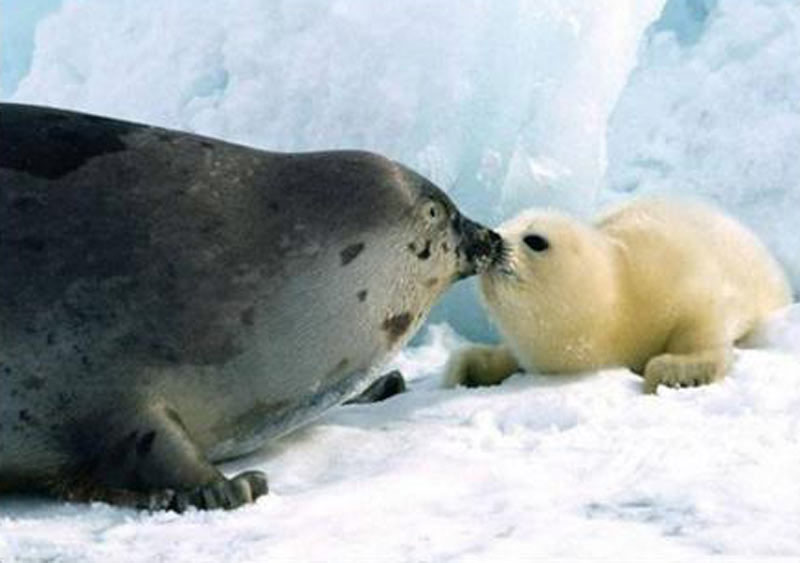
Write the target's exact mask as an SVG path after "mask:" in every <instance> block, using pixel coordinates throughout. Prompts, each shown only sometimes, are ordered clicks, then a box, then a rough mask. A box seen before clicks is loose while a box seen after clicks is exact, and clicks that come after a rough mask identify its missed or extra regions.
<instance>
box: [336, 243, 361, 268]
mask: <svg viewBox="0 0 800 563" xmlns="http://www.w3.org/2000/svg"><path fill="white" fill-rule="evenodd" d="M362 250H364V243H363V242H358V243H356V244H351V245H350V246H348V247H347V248H345V249H344V250H342V251H341V252H340V253H339V256H341V257H342V266H347V265H348V264H349V263H350V262H352V261H353V260H355V258H356V256H358V255H359V254H361V251H362Z"/></svg>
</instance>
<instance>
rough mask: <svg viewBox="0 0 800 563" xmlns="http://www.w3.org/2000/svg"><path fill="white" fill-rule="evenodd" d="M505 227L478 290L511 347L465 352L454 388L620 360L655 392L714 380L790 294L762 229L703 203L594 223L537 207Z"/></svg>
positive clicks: (664, 204)
mask: <svg viewBox="0 0 800 563" xmlns="http://www.w3.org/2000/svg"><path fill="white" fill-rule="evenodd" d="M498 232H499V233H500V235H501V237H502V238H503V242H504V245H505V247H506V258H505V259H504V260H502V261H500V262H498V263H497V264H496V265H495V266H493V267H491V268H490V269H489V270H487V271H486V272H484V273H483V274H482V275H481V277H480V290H481V294H482V298H483V302H484V304H485V306H486V308H487V309H488V311H489V314H490V316H491V317H492V318H493V319H494V321H495V322H496V324H497V326H498V327H499V330H500V332H501V334H502V336H503V339H504V345H501V346H498V347H492V346H476V347H472V348H467V349H466V350H463V351H461V352H460V353H457V354H456V355H455V356H454V357H453V358H452V359H451V361H450V362H449V365H448V367H447V369H446V374H445V383H446V384H447V385H450V386H452V385H456V384H467V385H488V384H494V383H497V382H499V381H501V380H503V379H504V378H506V377H508V376H509V375H510V374H512V373H514V372H515V371H518V370H520V369H524V370H526V371H530V372H540V373H574V372H581V371H586V370H593V369H597V368H602V367H610V366H627V367H629V368H631V369H632V370H634V371H636V372H638V373H642V374H644V380H645V391H646V392H654V391H655V389H656V388H657V386H658V385H659V384H664V385H668V386H693V385H700V384H705V383H710V382H712V381H716V380H718V379H720V378H721V377H722V376H723V375H724V374H725V372H726V370H727V368H728V366H729V362H730V359H731V352H732V347H733V345H734V344H735V343H736V342H738V341H740V340H741V339H743V338H744V337H746V336H747V335H748V333H749V332H750V331H751V330H753V329H754V328H756V327H757V325H758V324H759V323H761V322H762V321H763V320H764V319H765V318H766V317H767V316H768V315H770V314H771V313H773V312H774V311H776V310H777V309H780V308H782V307H784V306H785V305H787V304H788V303H789V302H790V300H791V291H790V287H789V284H788V282H787V278H786V276H785V274H784V272H783V271H782V269H781V268H780V266H779V265H778V263H777V262H776V260H775V259H774V258H773V257H772V256H771V255H770V253H769V252H768V251H767V249H766V248H765V247H764V245H763V244H762V243H761V242H760V241H759V240H758V239H757V238H756V236H755V235H754V234H752V233H751V232H750V231H749V230H747V229H746V228H745V227H744V226H742V225H740V224H739V223H737V222H736V221H735V220H734V219H732V218H730V217H728V216H726V215H724V214H722V213H721V212H719V211H718V210H716V209H713V208H712V207H710V206H708V205H705V204H701V203H699V202H692V201H685V200H680V199H678V200H675V199H667V198H645V199H640V200H635V201H633V202H631V203H629V204H627V205H624V206H622V207H620V208H618V209H616V210H615V211H613V212H611V213H609V214H608V215H606V216H605V217H603V218H602V219H600V220H599V221H598V222H597V223H596V224H594V225H590V224H585V223H583V222H581V221H578V220H576V219H574V218H572V217H569V216H566V215H564V214H561V213H557V212H553V211H548V210H531V211H528V212H525V213H522V214H521V215H519V216H518V217H516V218H514V219H511V220H510V221H508V222H507V223H505V224H504V225H502V226H501V227H499V228H498Z"/></svg>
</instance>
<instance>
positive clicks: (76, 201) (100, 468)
mask: <svg viewBox="0 0 800 563" xmlns="http://www.w3.org/2000/svg"><path fill="white" fill-rule="evenodd" d="M499 249H500V244H499V237H498V236H497V235H495V234H494V233H492V232H490V231H489V230H488V229H486V228H483V227H481V226H480V225H477V224H475V223H473V222H471V221H469V220H468V219H466V218H464V217H463V216H461V215H460V213H459V212H458V210H457V209H456V207H455V206H454V205H453V203H452V202H451V201H450V200H449V199H448V198H447V196H446V195H445V194H444V193H443V192H442V191H440V190H439V189H438V188H437V187H436V186H434V185H433V184H431V183H430V182H429V181H427V180H426V179H424V178H423V177H421V176H419V175H418V174H415V173H414V172H412V171H411V170H409V169H407V168H404V167H403V166H401V165H399V164H397V163H395V162H392V161H390V160H388V159H386V158H383V157H381V156H378V155H375V154H370V153H365V152H321V153H307V154H279V153H270V152H265V151H261V150H256V149H252V148H248V147H243V146H238V145H234V144H230V143H225V142H221V141H216V140H213V139H208V138H204V137H200V136H197V135H192V134H187V133H181V132H176V131H169V130H165V129H160V128H155V127H148V126H145V125H138V124H134V123H129V122H123V121H118V120H114V119H106V118H101V117H96V116H91V115H86V114H83V113H77V112H70V111H61V110H56V109H50V108H42V107H34V106H25V105H16V104H0V260H1V262H0V405H2V408H0V490H5V491H22V490H40V491H44V492H46V493H52V494H58V495H61V496H63V497H65V498H70V499H78V500H104V501H108V502H112V503H123V504H132V505H135V506H148V507H153V508H171V509H175V510H183V509H184V508H185V507H186V506H188V505H194V506H198V507H201V508H215V507H224V508H231V507H235V506H238V505H241V504H243V503H247V502H251V501H252V500H253V499H255V498H256V497H258V496H259V495H261V494H263V493H264V492H265V491H266V479H265V477H264V475H263V474H262V473H260V472H246V473H243V474H241V475H238V476H236V477H234V478H232V479H228V478H226V477H225V476H223V475H222V474H221V473H220V471H219V470H218V469H217V468H216V467H215V466H214V465H213V462H215V461H219V460H223V459H227V458H231V457H234V456H239V455H242V454H245V453H248V452H250V451H253V450H254V449H256V448H258V447H260V446H261V445H263V444H264V443H265V441H267V440H269V439H270V438H272V437H275V436H278V435H281V434H284V433H286V432H288V431H290V430H292V429H293V428H295V427H297V426H299V425H301V424H305V423H307V422H309V421H310V420H312V419H313V418H314V417H316V416H318V415H319V414H320V413H322V412H324V411H325V410H326V409H328V408H330V407H332V406H334V405H337V404H339V403H341V402H343V401H345V400H347V399H349V398H351V397H353V396H355V395H357V394H358V393H360V392H361V391H363V390H364V389H365V388H366V387H367V386H369V385H370V384H371V383H373V382H374V381H375V379H376V377H377V376H379V375H380V372H379V371H378V370H379V369H380V366H381V365H382V364H383V363H384V362H385V361H386V360H387V359H388V358H389V357H390V356H391V354H392V353H393V352H395V351H396V350H397V349H398V348H400V347H401V346H402V345H403V344H404V343H405V342H406V341H407V340H408V338H409V337H410V336H411V335H412V334H413V333H414V331H415V330H416V329H417V327H419V326H420V323H422V321H423V319H424V318H425V315H426V314H427V312H428V311H429V309H430V307H431V305H432V304H433V302H434V301H435V300H436V299H437V297H438V296H439V295H441V294H442V293H443V292H444V291H445V290H446V289H447V288H448V287H449V286H450V285H451V284H452V283H453V282H454V281H455V280H457V279H460V278H463V277H465V276H469V275H472V274H474V273H476V272H477V271H478V270H480V269H481V268H485V267H487V266H488V264H489V263H490V262H491V261H492V260H494V259H495V258H496V257H498V256H499Z"/></svg>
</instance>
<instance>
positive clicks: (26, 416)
mask: <svg viewBox="0 0 800 563" xmlns="http://www.w3.org/2000/svg"><path fill="white" fill-rule="evenodd" d="M18 416H19V419H20V420H21V421H22V422H27V423H28V424H32V423H34V422H35V419H34V418H33V416H31V413H29V412H28V410H27V409H22V410H21V411H19V413H18Z"/></svg>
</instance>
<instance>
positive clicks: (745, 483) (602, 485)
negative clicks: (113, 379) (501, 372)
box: [0, 309, 800, 563]
mask: <svg viewBox="0 0 800 563" xmlns="http://www.w3.org/2000/svg"><path fill="white" fill-rule="evenodd" d="M793 313H794V314H793V318H789V319H784V320H783V321H780V322H776V323H774V324H773V330H771V331H770V332H769V334H768V335H767V337H768V338H769V339H770V340H769V345H770V346H771V347H772V348H773V350H771V351H765V350H740V351H738V352H737V355H736V362H735V365H734V367H733V370H732V373H731V374H730V375H729V377H728V378H727V379H725V380H724V381H723V382H721V383H719V384H715V385H711V386H707V387H703V388H698V389H683V390H669V389H664V388H662V389H661V390H660V392H659V394H658V395H657V396H646V395H643V394H642V392H641V380H640V378H639V377H637V376H636V375H634V374H632V373H630V372H628V371H626V370H622V369H619V370H609V371H604V372H600V373H596V374H587V375H584V376H569V377H557V376H549V377H548V376H532V375H517V376H514V377H512V378H511V379H509V380H507V381H506V382H505V383H504V384H502V385H500V386H498V387H493V388H484V389H471V390H468V389H451V390H444V389H439V388H437V384H438V378H439V374H440V371H441V367H442V365H443V362H444V361H445V360H446V357H447V354H448V352H449V351H451V350H452V349H453V348H454V347H455V346H458V345H459V343H460V341H459V339H458V338H457V337H456V336H454V334H453V333H452V331H450V330H449V329H447V328H446V327H443V326H433V327H431V328H430V329H429V332H428V334H427V338H426V342H425V343H424V344H423V345H422V346H420V347H416V348H413V349H408V350H406V351H405V352H404V353H403V354H402V355H401V356H400V357H399V358H398V359H397V361H396V362H395V365H396V366H397V367H399V368H400V369H402V370H403V371H404V372H405V374H406V375H407V376H408V377H409V378H410V379H411V386H410V390H409V391H408V392H407V393H405V394H403V395H399V396H396V397H394V398H392V399H389V400H387V401H385V402H383V403H379V404H372V405H358V406H345V407H339V408H337V409H335V410H334V411H332V412H331V413H330V414H328V415H327V416H325V417H324V418H323V419H321V420H320V421H319V422H318V423H316V424H314V425H312V426H310V427H308V428H306V429H305V430H301V431H299V432H296V433H295V434H293V435H290V436H288V437H286V438H284V439H282V440H280V441H279V442H278V443H277V444H274V445H273V446H271V447H269V448H267V449H265V450H264V451H263V452H261V453H260V454H257V455H254V456H251V457H248V458H246V459H243V460H240V461H238V462H236V463H231V464H228V465H227V466H225V470H226V471H228V472H230V473H235V472H237V471H239V470H242V469H244V468H253V467H257V468H260V469H263V470H264V471H266V472H267V473H268V474H269V477H270V481H271V487H272V492H271V494H270V495H269V496H266V497H264V498H262V499H260V500H259V501H258V502H257V503H256V504H255V505H254V506H249V507H246V508H242V509H239V510H236V511H233V512H222V511H216V512H210V513H204V512H198V511H190V512H189V513H187V514H184V515H181V516H179V515H176V514H171V513H156V514H148V513H138V512H135V511H132V510H124V509H119V508H112V507H110V506H107V505H102V504H96V505H92V506H85V505H65V504H61V503H56V502H52V501H47V500H31V499H11V500H10V501H4V503H3V505H2V506H0V561H3V562H4V563H6V562H10V561H38V560H43V561H64V562H66V561H98V562H107V561H121V562H124V561H170V562H173V561H187V562H198V561H226V562H235V561H304V562H306V561H308V562H311V561H381V562H384V561H386V562H390V561H398V562H399V561H404V562H420V561H431V562H439V561H460V562H468V561H475V562H486V561H522V560H531V559H532V558H533V557H542V558H547V560H551V558H555V557H561V558H575V557H583V558H605V559H607V560H609V561H620V560H627V561H653V560H662V559H665V558H668V559H670V560H678V559H679V560H684V561H699V560H701V559H702V558H706V557H709V556H711V555H728V556H739V557H746V558H748V560H751V561H752V560H754V559H752V558H754V557H759V558H763V557H767V556H775V557H777V556H784V557H787V558H788V557H792V556H793V557H794V558H795V559H794V560H795V561H796V560H797V559H796V557H797V556H800V533H798V530H800V478H798V475H800V310H797V309H795V310H794V311H793ZM792 349H794V352H795V353H794V355H793V354H792V353H791V350H792ZM780 350H783V351H780ZM787 351H788V352H787ZM15 558H16V559H15Z"/></svg>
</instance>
